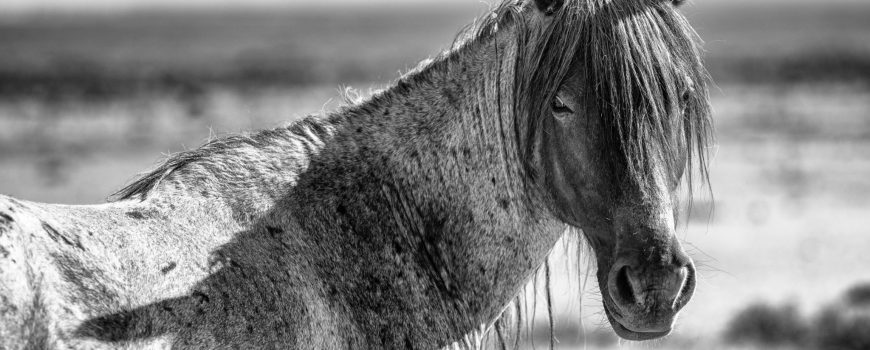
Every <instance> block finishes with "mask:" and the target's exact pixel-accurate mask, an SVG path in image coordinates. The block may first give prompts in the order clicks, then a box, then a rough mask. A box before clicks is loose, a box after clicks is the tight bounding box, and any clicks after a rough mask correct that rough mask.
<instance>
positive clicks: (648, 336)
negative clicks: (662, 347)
mask: <svg viewBox="0 0 870 350" xmlns="http://www.w3.org/2000/svg"><path fill="white" fill-rule="evenodd" d="M604 313H605V314H606V315H607V320H608V321H610V326H611V327H613V331H614V332H616V335H618V336H619V337H620V338H622V339H625V340H630V341H647V340H653V339H659V338H662V337H665V336H667V335H668V334H671V330H672V329H667V330H664V331H657V332H643V331H635V330H631V329H629V328H628V327H626V326H624V325H623V324H622V323H620V322H619V321H618V320H617V319H616V318H615V317H613V315H612V314H611V313H610V308H609V307H607V306H606V305H605V307H604Z"/></svg>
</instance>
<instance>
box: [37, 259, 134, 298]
mask: <svg viewBox="0 0 870 350" xmlns="http://www.w3.org/2000/svg"><path fill="white" fill-rule="evenodd" d="M52 258H53V259H54V260H55V261H56V262H57V266H58V270H59V272H60V273H61V276H62V277H63V280H64V281H66V282H67V283H69V284H70V285H71V286H72V287H75V288H73V289H70V290H71V291H74V298H75V299H77V301H78V302H80V303H82V304H84V305H87V306H88V307H90V308H91V309H92V310H94V311H97V312H103V311H106V309H111V308H114V307H116V306H117V305H118V302H117V301H118V299H119V296H118V293H116V292H115V291H113V290H112V289H111V288H110V287H109V286H107V284H106V283H109V282H110V281H111V280H110V278H109V277H108V276H106V275H105V273H104V272H103V271H102V270H100V269H99V268H96V267H88V266H85V264H84V263H82V261H81V260H79V259H77V258H76V257H74V256H71V255H67V254H52Z"/></svg>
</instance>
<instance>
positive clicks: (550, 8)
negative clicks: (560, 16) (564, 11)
mask: <svg viewBox="0 0 870 350" xmlns="http://www.w3.org/2000/svg"><path fill="white" fill-rule="evenodd" d="M564 4H565V0H535V5H538V10H541V12H543V13H544V14H545V15H547V16H550V15H552V14H554V13H556V11H559V9H561V8H562V5H564Z"/></svg>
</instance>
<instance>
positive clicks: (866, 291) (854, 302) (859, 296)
mask: <svg viewBox="0 0 870 350" xmlns="http://www.w3.org/2000/svg"><path fill="white" fill-rule="evenodd" d="M846 303H847V304H848V305H851V306H854V307H865V308H866V307H870V283H864V284H859V285H856V286H854V287H852V288H851V289H849V290H848V291H847V292H846Z"/></svg>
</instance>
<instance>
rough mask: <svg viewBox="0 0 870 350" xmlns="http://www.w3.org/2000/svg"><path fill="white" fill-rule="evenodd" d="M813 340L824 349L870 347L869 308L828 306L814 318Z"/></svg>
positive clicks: (855, 349) (853, 349)
mask: <svg viewBox="0 0 870 350" xmlns="http://www.w3.org/2000/svg"><path fill="white" fill-rule="evenodd" d="M814 326H815V327H814V328H815V341H816V345H817V346H818V348H819V349H824V350H866V349H870V310H867V309H866V308H865V309H863V310H862V309H859V308H856V307H854V306H851V305H835V306H829V307H827V308H825V309H823V310H822V311H821V312H819V315H818V316H817V317H816V319H815V325H814Z"/></svg>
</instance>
